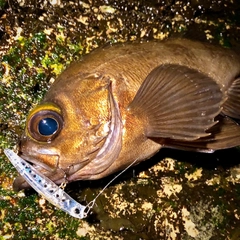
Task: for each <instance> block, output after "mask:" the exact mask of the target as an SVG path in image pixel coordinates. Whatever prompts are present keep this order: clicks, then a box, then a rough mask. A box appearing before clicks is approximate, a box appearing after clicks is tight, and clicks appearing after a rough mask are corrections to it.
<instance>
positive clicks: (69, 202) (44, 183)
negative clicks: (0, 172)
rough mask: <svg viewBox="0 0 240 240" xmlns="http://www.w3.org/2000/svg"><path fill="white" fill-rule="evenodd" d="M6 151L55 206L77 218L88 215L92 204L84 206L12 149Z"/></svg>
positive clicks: (21, 172)
mask: <svg viewBox="0 0 240 240" xmlns="http://www.w3.org/2000/svg"><path fill="white" fill-rule="evenodd" d="M4 153H5V155H6V156H7V158H8V159H9V160H10V162H11V163H12V164H13V166H14V167H15V168H16V169H17V171H18V172H19V174H20V175H21V176H23V177H24V179H25V180H26V181H27V182H28V183H29V185H30V186H31V187H32V188H33V189H35V191H36V192H38V193H39V194H40V195H42V196H44V198H46V199H47V200H48V201H49V202H51V203H52V204H53V205H54V206H56V207H58V208H60V209H62V210H63V211H65V212H67V213H68V214H70V215H71V216H73V217H75V218H80V219H83V218H85V217H87V214H88V212H89V211H90V209H91V206H89V205H88V206H84V205H82V204H80V203H78V202H77V201H75V200H74V199H73V198H71V197H70V196H69V195H68V194H67V193H66V192H64V190H63V189H62V188H61V187H59V186H57V185H56V184H55V183H54V182H53V181H51V180H50V179H49V178H47V177H46V176H44V175H43V174H42V173H40V172H38V171H37V170H36V169H35V168H34V167H33V166H32V165H30V164H29V163H28V162H26V161H25V160H24V159H22V158H21V157H19V156H18V155H17V154H16V153H15V152H13V151H12V150H10V149H4Z"/></svg>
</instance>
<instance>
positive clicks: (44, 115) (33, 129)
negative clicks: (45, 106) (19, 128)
mask: <svg viewBox="0 0 240 240" xmlns="http://www.w3.org/2000/svg"><path fill="white" fill-rule="evenodd" d="M62 127H63V118H62V116H61V115H60V114H59V113H57V112H55V111H52V110H40V111H39V112H36V113H35V114H33V115H32V116H31V117H30V119H29V120H28V122H27V129H28V133H29V134H30V135H31V137H32V138H34V139H35V140H37V141H41V142H49V141H52V140H53V139H54V138H55V137H57V135H58V134H59V133H60V131H61V129H62Z"/></svg>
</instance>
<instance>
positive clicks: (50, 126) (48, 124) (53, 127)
mask: <svg viewBox="0 0 240 240" xmlns="http://www.w3.org/2000/svg"><path fill="white" fill-rule="evenodd" d="M57 129H58V123H57V121H56V120H55V119H54V118H50V117H47V118H43V119H41V120H40V121H39V122H38V131H39V133H40V134H41V135H43V136H51V135H52V134H54V133H55V132H56V131H57Z"/></svg>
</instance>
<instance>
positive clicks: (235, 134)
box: [156, 115, 240, 152]
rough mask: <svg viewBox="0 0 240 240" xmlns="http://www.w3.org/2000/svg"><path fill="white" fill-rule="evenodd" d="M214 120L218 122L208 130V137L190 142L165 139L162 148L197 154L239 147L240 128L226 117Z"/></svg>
mask: <svg viewBox="0 0 240 240" xmlns="http://www.w3.org/2000/svg"><path fill="white" fill-rule="evenodd" d="M216 119H217V120H218V121H219V122H218V123H217V124H216V125H215V126H213V127H212V128H211V129H209V132H211V135H210V136H208V137H204V138H200V139H198V140H195V141H192V142H184V141H177V140H176V141H175V140H170V139H166V140H165V143H164V146H165V147H171V148H177V149H182V150H188V151H198V152H214V151H215V150H220V149H226V148H232V147H236V146H240V126H239V125H238V124H237V123H236V122H235V121H233V120H232V119H230V118H229V117H227V116H220V115H219V116H218V117H217V118H216ZM156 142H158V140H157V139H156Z"/></svg>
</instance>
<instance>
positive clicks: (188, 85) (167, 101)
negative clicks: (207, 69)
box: [128, 64, 223, 141]
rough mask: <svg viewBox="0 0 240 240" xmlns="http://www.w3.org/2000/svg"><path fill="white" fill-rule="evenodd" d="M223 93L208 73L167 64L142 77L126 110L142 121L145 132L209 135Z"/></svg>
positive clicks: (160, 135)
mask: <svg viewBox="0 0 240 240" xmlns="http://www.w3.org/2000/svg"><path fill="white" fill-rule="evenodd" d="M222 98H223V94H222V92H221V90H220V87H219V86H218V84H217V83H216V82H215V81H214V80H213V79H211V78H210V77H208V76H206V75H204V74H203V73H200V72H198V71H197V70H194V69H190V68H188V67H185V66H180V65H175V64H166V65H160V66H158V67H157V68H155V69H154V70H153V71H152V72H151V73H150V74H149V75H148V76H147V78H146V79H145V81H144V82H143V84H142V86H141V87H140V89H139V90H138V92H137V94H136V96H135V98H134V99H133V101H132V102H131V103H130V105H129V107H128V110H129V111H131V113H132V114H133V115H135V116H136V117H139V118H142V119H143V121H145V135H146V136H147V137H155V138H170V139H179V140H185V141H191V140H196V139H199V138H201V137H205V136H208V135H209V134H210V133H208V132H206V130H208V129H209V128H210V127H212V126H213V125H214V124H215V123H216V121H214V118H215V117H216V116H217V115H218V114H219V113H220V111H221V105H222V102H223V99H222Z"/></svg>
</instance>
